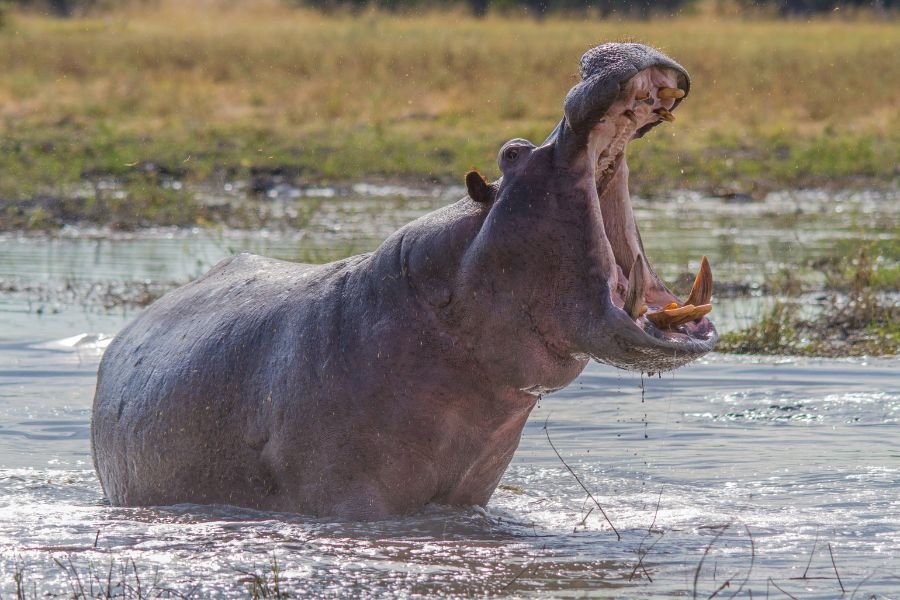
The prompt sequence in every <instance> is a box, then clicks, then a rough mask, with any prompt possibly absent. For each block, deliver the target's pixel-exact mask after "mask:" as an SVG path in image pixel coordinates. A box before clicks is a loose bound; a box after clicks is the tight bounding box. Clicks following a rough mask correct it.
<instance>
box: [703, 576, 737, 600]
mask: <svg viewBox="0 0 900 600" xmlns="http://www.w3.org/2000/svg"><path fill="white" fill-rule="evenodd" d="M727 587H731V577H729V578H728V579H726V580H725V583H723V584H722V585H720V586H719V587H718V588H717V589H716V591H714V592H713V593H712V594H710V595H709V598H707V599H706V600H712V599H713V598H715V597H716V596H718V595H719V592H721V591H722V590H724V589H725V588H727Z"/></svg>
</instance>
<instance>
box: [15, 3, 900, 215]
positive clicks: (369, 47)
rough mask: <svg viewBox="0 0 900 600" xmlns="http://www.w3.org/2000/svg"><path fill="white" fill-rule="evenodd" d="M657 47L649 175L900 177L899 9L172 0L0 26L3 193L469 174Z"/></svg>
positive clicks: (638, 149) (668, 181) (864, 180)
mask: <svg viewBox="0 0 900 600" xmlns="http://www.w3.org/2000/svg"><path fill="white" fill-rule="evenodd" d="M608 40H637V41H641V42H645V43H647V44H650V45H653V46H656V47H659V48H661V49H662V50H664V51H665V52H667V53H669V54H670V55H671V56H673V57H674V58H675V59H676V60H678V61H680V62H681V63H682V64H683V65H685V66H686V67H687V69H688V70H689V72H690V73H691V75H692V78H693V88H692V92H691V94H690V96H689V97H688V99H687V101H686V102H685V103H684V104H683V105H682V106H681V107H680V108H679V110H678V111H677V114H676V116H677V122H676V123H674V124H673V125H671V126H670V125H665V126H663V127H660V128H657V129H656V130H654V131H653V133H652V134H651V135H650V136H648V137H647V139H644V140H639V141H637V142H636V143H634V144H633V145H632V148H631V150H630V156H631V165H632V172H633V183H634V187H635V188H637V190H638V191H642V192H644V193H648V194H650V193H657V192H660V191H664V190H665V189H668V188H671V187H681V188H699V189H706V190H712V191H721V190H724V191H739V192H749V193H752V192H754V191H757V190H765V189H772V188H777V187H789V186H798V185H824V186H828V185H837V186H847V185H856V184H859V185H885V184H887V185H890V184H891V182H895V181H896V179H897V176H898V167H897V165H898V162H900V150H898V149H900V108H898V104H900V60H898V59H897V57H898V56H900V26H898V24H897V22H896V21H892V20H886V21H883V22H882V21H878V20H874V19H856V20H851V21H842V20H833V19H825V20H814V21H784V20H782V21H774V20H744V21H741V20H737V19H727V18H726V19H718V18H713V17H711V16H709V15H705V14H698V15H694V16H684V17H677V18H670V19H656V20H653V21H643V22H641V21H600V20H592V19H565V18H559V17H555V18H549V19H545V20H543V21H535V20H532V19H529V18H526V17H524V16H517V15H490V16H488V17H487V18H486V19H475V18H472V17H469V16H467V15H466V14H464V13H463V12H458V13H453V12H451V13H446V12H427V13H422V14H412V15H409V14H407V15H385V14H382V13H377V12H365V13H363V14H361V15H349V14H337V15H322V14H319V13H316V12H313V11H309V10H302V9H296V8H291V7H288V6H285V5H284V4H281V3H277V2H256V3H249V2H240V1H235V2H229V3H223V2H209V1H207V2H201V1H199V0H195V1H192V2H174V1H162V2H160V3H155V4H153V5H152V6H151V7H144V8H140V7H138V8H135V7H131V8H126V9H119V10H116V11H112V12H108V13H104V14H97V15H93V16H90V17H82V18H74V19H66V20H58V19H53V18H50V17H47V16H42V15H40V14H34V13H22V12H16V11H11V10H8V9H7V11H6V12H5V13H4V18H3V26H2V29H0V197H5V198H19V199H25V198H30V197H33V196H35V195H39V194H44V195H47V194H49V195H52V196H65V195H66V194H67V193H70V191H71V189H72V186H73V185H75V184H76V183H78V182H81V181H84V180H91V179H96V178H103V177H110V176H113V177H118V178H121V179H123V180H125V181H126V182H127V181H133V182H134V181H137V182H140V181H141V180H143V178H145V177H146V173H147V168H146V167H147V165H148V164H152V165H153V166H154V169H157V170H158V169H163V170H164V171H165V172H168V173H172V174H175V175H176V176H178V177H179V178H182V179H185V180H187V181H189V182H190V181H205V180H209V179H210V178H212V177H222V176H224V177H237V178H239V177H242V176H246V175H247V174H249V173H250V172H251V170H267V169H282V170H286V171H288V172H291V173H294V175H295V176H297V177H299V178H301V179H304V180H309V181H336V180H338V181H340V180H343V181H347V180H357V179H361V178H370V177H384V178H404V179H410V178H412V179H421V180H434V181H440V182H459V181H461V178H462V176H463V174H464V172H465V171H466V170H467V169H469V168H472V167H476V168H479V169H481V170H482V171H483V172H485V173H486V174H488V175H496V174H497V167H496V162H495V156H496V152H497V149H498V148H499V146H500V145H501V144H502V143H503V142H504V141H505V140H507V139H509V138H512V137H527V138H530V139H532V141H535V142H540V141H541V140H542V139H543V138H544V136H546V134H547V133H548V132H549V131H550V130H551V129H552V128H553V126H554V124H555V122H556V121H557V120H558V119H559V117H560V116H561V114H562V113H561V110H562V108H561V107H562V101H563V98H564V96H565V94H566V92H567V91H568V89H569V88H570V87H571V86H572V85H573V84H574V83H575V81H576V77H577V75H576V73H577V66H578V59H579V57H580V56H581V53H582V52H583V51H584V50H585V49H587V48H588V47H590V46H592V45H595V44H597V43H599V42H603V41H608Z"/></svg>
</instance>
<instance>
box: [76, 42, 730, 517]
mask: <svg viewBox="0 0 900 600" xmlns="http://www.w3.org/2000/svg"><path fill="white" fill-rule="evenodd" d="M580 71H581V79H580V81H579V82H578V83H577V84H576V85H575V86H574V87H573V88H572V89H571V90H570V91H569V93H568V95H567V96H566V98H565V103H564V113H563V117H562V119H561V120H560V121H559V124H558V125H557V126H556V128H555V129H554V130H553V132H552V133H551V134H550V135H549V137H547V139H546V140H544V142H543V143H542V144H541V145H540V146H536V145H534V144H533V143H531V142H529V141H526V140H524V139H513V140H511V141H509V142H507V143H506V144H504V145H503V146H502V148H500V152H499V157H498V160H499V167H500V171H501V173H502V175H501V177H500V178H499V179H498V180H496V181H493V182H490V183H489V182H488V181H487V180H486V179H485V178H483V177H482V176H481V175H480V174H479V173H477V172H474V171H473V172H471V173H468V174H467V175H466V177H465V182H466V188H467V192H468V193H467V195H466V197H465V198H463V199H461V200H459V201H458V202H456V203H454V204H451V205H449V206H446V207H443V208H441V209H439V210H436V211H435V212H432V213H430V214H427V215H425V216H423V217H421V218H419V219H417V220H415V221H413V222H411V223H409V224H408V225H406V226H404V227H402V228H401V229H400V230H399V231H397V232H395V233H394V234H393V235H391V236H390V237H388V238H387V239H386V240H385V241H384V242H383V243H382V244H381V245H380V246H379V247H378V249H376V250H375V251H374V252H371V253H368V254H362V255H359V256H352V257H350V258H345V259H343V260H339V261H337V262H332V263H329V264H323V265H309V264H298V263H293V262H286V261H281V260H273V259H269V258H263V257H260V256H254V255H250V254H240V255H238V256H234V257H231V258H227V259H225V260H223V261H222V262H220V263H219V264H217V265H216V266H215V267H213V268H212V269H211V270H210V271H209V272H208V273H206V274H205V275H203V276H202V277H200V278H199V279H197V280H195V281H193V282H191V283H188V284H186V285H184V286H183V287H180V288H178V289H176V290H174V291H172V292H170V293H169V294H167V295H165V296H164V297H162V298H160V299H159V300H157V301H156V302H155V303H154V304H152V305H151V306H150V307H148V308H147V309H146V310H145V311H144V312H143V313H142V314H140V315H139V316H138V317H137V318H136V319H135V320H134V321H133V322H132V323H130V324H129V325H128V326H126V327H125V328H124V329H123V330H122V331H121V332H120V333H119V334H118V335H117V336H116V337H115V339H114V341H113V342H112V343H111V344H110V345H109V347H108V349H107V350H106V353H105V356H104V357H103V360H102V362H101V364H100V367H99V373H98V381H97V389H96V395H95V398H94V405H93V415H92V416H93V419H92V426H91V443H92V449H93V457H94V464H95V467H96V470H97V474H98V475H99V479H100V482H101V484H102V486H103V490H104V493H105V494H106V496H107V498H108V499H109V502H110V503H112V504H113V505H122V506H147V505H172V504H181V503H194V504H227V505H235V506H240V507H248V508H251V509H257V510H265V511H278V512H290V513H300V514H303V515H309V516H312V517H325V518H337V519H353V520H368V519H379V518H385V517H388V516H393V515H403V514H409V513H413V512H415V511H417V510H420V509H421V508H422V507H424V506H426V505H428V504H431V503H433V504H439V505H450V506H473V505H478V506H484V505H486V503H487V502H488V500H489V498H490V497H491V495H492V493H493V492H494V489H495V488H496V486H497V485H498V482H499V481H500V478H501V476H502V474H503V472H504V470H505V469H506V467H507V465H508V464H509V462H510V459H511V458H512V456H513V453H514V452H515V450H516V446H517V445H518V443H519V439H520V437H521V433H522V430H523V427H524V425H525V422H526V420H527V418H528V416H529V413H530V412H531V410H532V409H533V408H534V406H535V404H536V402H537V401H538V399H539V398H540V397H541V396H542V395H544V394H549V393H551V392H553V391H555V390H559V389H561V388H563V387H565V386H566V385H568V384H569V383H570V382H572V381H573V380H574V379H575V378H576V377H577V376H578V375H579V374H580V373H581V371H582V369H584V368H585V365H586V364H587V363H588V361H589V360H591V359H594V360H596V361H600V362H603V363H608V364H610V365H614V366H616V367H620V368H622V369H630V370H635V371H642V372H661V371H665V370H670V369H674V368H676V367H679V366H680V365H683V364H685V363H687V362H689V361H692V360H694V359H696V358H698V357H700V356H702V355H703V354H705V353H707V352H709V351H710V350H711V349H712V348H713V346H714V344H715V342H716V338H717V334H716V330H715V327H714V326H713V324H712V323H711V322H710V320H709V319H708V317H707V316H706V313H707V312H708V311H709V309H710V307H711V305H710V296H711V293H712V275H711V272H710V269H709V264H708V262H707V261H706V260H705V258H704V260H703V261H702V264H701V268H700V272H699V274H698V275H697V278H696V281H695V283H694V288H693V290H692V291H691V293H690V296H689V297H688V298H687V300H685V301H682V300H680V299H679V298H677V297H676V296H675V295H674V294H673V293H672V292H671V291H670V290H669V289H668V287H666V285H665V284H664V283H663V281H662V280H661V279H660V277H658V276H657V275H656V273H655V272H654V270H653V268H652V266H651V264H650V262H649V261H648V259H647V257H646V255H645V253H644V248H643V244H642V242H641V237H640V234H639V232H638V227H637V223H636V222H635V218H634V213H633V211H632V208H631V201H630V197H629V192H628V166H627V164H626V158H625V151H626V146H627V144H628V142H629V141H630V140H632V139H635V138H637V137H640V136H642V135H644V134H646V133H647V132H648V131H649V130H650V129H652V128H653V127H655V126H657V125H659V124H660V123H663V122H667V121H671V120H673V119H674V117H673V116H672V113H673V111H674V110H675V109H676V108H677V106H678V105H679V104H680V103H681V102H682V101H683V100H684V98H685V96H686V95H687V94H688V92H689V91H690V79H689V77H688V74H687V71H686V70H685V69H684V68H683V67H682V66H681V65H679V64H678V63H677V62H675V61H674V60H672V59H671V58H669V57H667V56H665V55H664V54H662V53H661V52H659V51H657V50H654V49H652V48H649V47H647V46H644V45H641V44H636V43H609V44H604V45H601V46H598V47H595V48H592V49H590V50H588V51H587V52H586V53H585V54H584V56H583V57H582V59H581V69H580Z"/></svg>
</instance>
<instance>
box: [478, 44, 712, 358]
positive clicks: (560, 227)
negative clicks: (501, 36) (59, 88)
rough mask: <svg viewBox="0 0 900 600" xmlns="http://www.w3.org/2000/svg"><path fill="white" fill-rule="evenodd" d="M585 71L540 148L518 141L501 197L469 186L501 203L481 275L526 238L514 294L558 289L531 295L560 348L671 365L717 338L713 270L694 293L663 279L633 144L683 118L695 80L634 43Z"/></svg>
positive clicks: (537, 316)
mask: <svg viewBox="0 0 900 600" xmlns="http://www.w3.org/2000/svg"><path fill="white" fill-rule="evenodd" d="M581 76H582V81H581V82H580V83H578V84H577V85H576V86H575V87H573V88H572V89H571V90H570V92H569V94H568V96H567V97H566V101H565V116H564V117H563V119H562V120H561V121H560V123H559V125H558V126H557V127H556V129H555V130H554V132H553V133H552V134H551V135H550V136H549V137H548V138H547V140H545V142H544V143H543V144H542V145H541V146H540V147H535V146H534V145H533V144H531V143H530V142H527V141H525V140H518V139H517V140H512V141H510V142H508V143H507V144H506V145H505V146H504V147H503V148H502V149H501V151H500V157H499V162H500V168H501V171H502V172H503V178H502V179H501V180H500V183H499V185H496V186H494V187H493V188H491V190H492V192H491V193H490V194H489V193H488V192H486V191H484V189H482V190H479V189H478V188H479V185H471V184H478V182H477V181H474V180H473V181H471V182H469V183H470V185H469V188H470V195H471V196H472V197H473V198H476V197H479V198H481V199H482V200H481V201H482V202H487V201H491V202H492V206H491V211H490V212H491V217H492V218H488V219H487V220H486V222H485V227H484V228H483V230H482V232H481V233H482V234H485V233H486V230H489V231H490V234H491V238H493V239H495V240H497V239H499V240H501V241H500V242H499V244H501V245H502V248H501V249H500V250H497V251H496V252H494V253H493V256H494V258H493V264H490V265H488V266H486V267H484V268H482V269H480V270H479V271H480V272H493V273H497V272H498V271H499V272H501V273H502V272H503V270H504V269H505V268H509V265H508V264H507V263H506V262H504V261H505V260H506V259H505V257H507V256H508V255H509V254H510V250H511V247H512V246H513V245H515V247H516V248H517V253H518V255H519V256H520V257H521V258H523V259H527V266H523V265H519V266H517V267H516V269H517V271H518V270H522V271H523V272H525V271H527V275H523V277H522V280H523V282H524V285H522V286H521V287H518V286H517V282H510V283H509V284H508V285H509V286H510V287H513V286H516V287H515V288H514V289H519V292H518V295H515V294H514V295H515V298H514V301H515V302H521V301H520V298H521V297H522V295H523V294H525V295H526V296H527V297H528V298H531V297H533V296H534V294H533V293H529V292H528V288H527V286H528V285H531V286H532V287H533V286H534V282H535V281H541V282H544V285H545V286H548V287H550V286H552V288H553V289H555V290H557V293H556V296H555V297H554V299H553V301H551V302H544V303H541V301H538V300H535V301H532V302H530V303H528V304H527V306H526V303H521V305H522V306H523V307H524V308H522V310H527V311H528V319H529V320H530V321H533V322H535V323H540V324H541V329H540V337H541V338H542V339H541V340H540V341H541V342H542V343H543V344H545V345H546V346H548V347H550V348H553V353H554V354H556V355H560V354H566V355H568V356H572V357H576V358H579V359H581V360H584V359H586V358H587V357H591V358H594V359H596V360H598V361H601V362H605V363H609V364H612V365H615V366H618V367H621V368H626V369H633V370H641V371H644V372H658V371H665V370H671V369H674V368H677V367H679V366H681V365H683V364H685V363H687V362H690V361H691V360H694V359H696V358H698V357H699V356H702V355H703V354H705V353H707V352H709V351H710V350H712V348H713V346H714V345H715V342H716V339H717V334H716V330H715V327H714V326H713V324H712V323H711V322H710V321H709V319H707V318H706V316H705V315H706V314H707V313H708V312H709V311H710V310H711V308H712V307H711V305H710V297H711V295H712V273H711V270H710V268H709V264H708V263H707V261H706V259H705V258H704V259H703V261H702V262H701V268H700V274H699V275H698V276H697V280H696V282H695V285H694V289H693V291H692V292H691V293H690V295H689V297H688V298H687V299H686V300H680V299H678V298H676V297H675V295H674V294H673V293H672V292H671V291H670V290H669V289H668V287H666V285H665V284H664V283H663V282H662V281H661V280H660V278H659V277H658V276H657V275H656V273H655V272H654V270H653V268H652V266H651V265H650V263H649V261H648V260H647V257H646V253H645V252H644V247H643V244H642V242H641V237H640V233H639V231H638V227H637V224H636V223H635V219H634V213H633V211H632V207H631V199H630V196H629V193H628V166H627V163H626V159H625V152H626V147H627V144H628V142H630V141H631V140H633V139H635V138H637V137H640V136H642V135H644V134H645V133H646V132H648V131H649V130H650V129H652V128H653V127H655V126H657V125H659V124H660V123H663V122H671V121H674V116H673V115H672V112H673V111H674V110H675V108H676V107H677V106H678V105H679V104H680V103H681V101H682V100H683V99H684V97H685V96H687V94H688V92H689V90H690V79H689V77H688V74H687V72H686V71H685V70H684V68H683V67H681V66H680V65H679V64H678V63H676V62H675V61H673V60H672V59H670V58H668V57H667V56H665V55H663V54H661V53H659V52H658V51H656V50H653V49H652V48H649V47H647V46H643V45H641V44H632V43H628V44H604V45H602V46H598V47H596V48H593V49H591V50H589V51H588V52H587V53H586V54H585V55H584V56H583V57H582V60H581ZM467 182H468V180H467ZM473 188H474V189H473ZM522 231H528V232H530V236H529V239H528V240H527V241H526V242H524V243H522V244H521V245H519V242H517V241H515V240H513V238H514V236H516V235H521V232H522ZM526 244H527V245H526ZM476 247H478V248H479V251H480V252H481V253H482V254H488V253H486V252H485V248H484V247H483V246H480V245H478V244H476ZM497 287H499V283H496V284H494V288H497ZM494 294H495V295H496V292H494Z"/></svg>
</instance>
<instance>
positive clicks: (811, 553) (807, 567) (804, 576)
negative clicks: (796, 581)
mask: <svg viewBox="0 0 900 600" xmlns="http://www.w3.org/2000/svg"><path fill="white" fill-rule="evenodd" d="M818 545H819V530H818V529H816V540H815V541H814V542H813V548H812V551H811V552H810V553H809V560H808V561H807V563H806V568H805V569H804V570H803V577H801V578H800V579H806V574H807V573H808V572H809V565H811V564H812V559H813V554H815V553H816V546H818Z"/></svg>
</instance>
